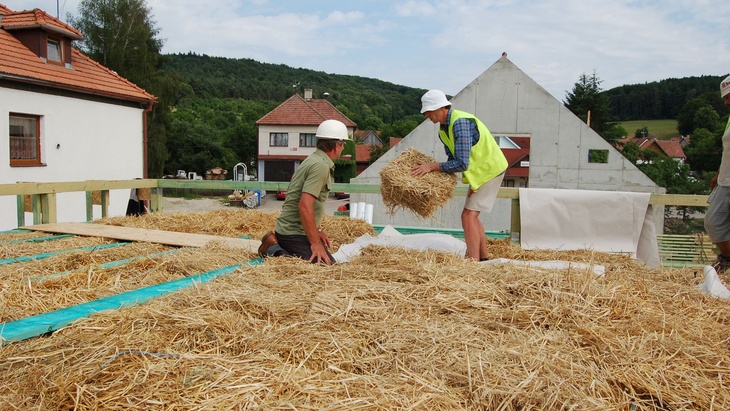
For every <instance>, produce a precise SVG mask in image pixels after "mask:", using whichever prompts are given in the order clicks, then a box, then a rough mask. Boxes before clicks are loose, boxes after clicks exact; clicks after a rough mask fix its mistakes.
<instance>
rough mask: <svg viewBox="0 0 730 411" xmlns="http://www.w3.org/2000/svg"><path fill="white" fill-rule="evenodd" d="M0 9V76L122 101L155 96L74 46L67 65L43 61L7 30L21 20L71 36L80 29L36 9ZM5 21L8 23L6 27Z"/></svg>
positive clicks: (15, 27)
mask: <svg viewBox="0 0 730 411" xmlns="http://www.w3.org/2000/svg"><path fill="white" fill-rule="evenodd" d="M0 12H1V14H2V15H3V16H2V19H0V79H2V80H9V81H14V82H20V83H31V84H37V85H43V86H48V87H52V88H58V89H65V90H72V91H77V92H80V93H85V94H93V95H100V96H106V97H112V98H117V99H120V100H126V101H137V102H142V103H149V102H152V101H154V100H156V98H155V96H153V95H152V94H150V93H148V92H147V91H145V90H144V89H142V88H141V87H138V86H137V85H135V84H133V83H131V82H130V81H129V80H127V79H125V78H123V77H121V76H119V75H118V74H117V73H115V72H114V71H112V70H109V69H108V68H106V67H104V66H102V65H101V64H99V63H97V62H95V61H94V60H91V59H90V58H88V57H86V56H84V55H83V54H81V52H79V51H78V50H76V49H72V51H71V53H72V54H71V68H67V67H64V66H61V65H56V64H47V63H46V62H44V61H43V60H42V59H41V58H40V57H38V56H37V55H36V54H35V53H33V52H32V51H30V50H29V49H28V48H27V47H25V46H24V45H23V44H22V43H21V42H20V41H18V40H17V39H16V38H15V37H14V36H13V35H12V34H11V33H12V31H13V30H17V29H19V28H20V27H21V26H22V25H23V24H25V26H23V28H33V27H42V28H44V29H46V30H52V31H54V32H56V33H63V34H64V35H66V36H71V37H73V38H76V37H79V38H81V33H80V32H78V31H77V30H76V29H74V28H72V27H70V26H68V25H66V24H65V23H63V22H61V21H59V20H57V19H55V18H53V17H52V16H49V15H47V14H46V13H44V12H42V11H40V10H38V9H35V10H33V11H30V12H28V11H23V12H18V13H14V12H12V11H8V9H7V7H5V6H3V5H0ZM39 13H40V15H42V16H41V17H39ZM28 16H32V18H33V19H35V20H34V21H35V23H28V22H29V21H30V20H28V21H26V19H28V18H29V17H28ZM8 22H10V23H8ZM40 22H42V23H40ZM8 24H10V27H8V28H7V29H6V25H8ZM29 24H30V25H29ZM33 24H35V26H34V25H33Z"/></svg>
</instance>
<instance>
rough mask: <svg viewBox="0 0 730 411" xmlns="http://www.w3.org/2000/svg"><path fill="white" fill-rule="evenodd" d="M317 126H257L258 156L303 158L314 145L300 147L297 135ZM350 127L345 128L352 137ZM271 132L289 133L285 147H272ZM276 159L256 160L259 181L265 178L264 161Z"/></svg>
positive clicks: (313, 129)
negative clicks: (270, 142) (270, 143)
mask: <svg viewBox="0 0 730 411" xmlns="http://www.w3.org/2000/svg"><path fill="white" fill-rule="evenodd" d="M317 127H318V126H291V125H275V126H272V125H260V126H259V134H258V136H259V138H258V144H259V156H281V157H284V156H287V157H292V156H296V157H301V158H300V159H299V160H298V161H302V160H304V158H306V157H307V156H308V155H310V154H312V153H314V151H315V150H316V149H317V148H316V147H300V146H299V135H300V134H316V133H317ZM354 131H355V130H354V129H353V128H352V127H348V128H347V133H348V134H349V135H350V136H351V137H352V134H353V133H354ZM271 133H287V134H288V135H289V144H288V145H287V146H286V147H274V146H271V145H269V141H270V138H269V136H270V135H271ZM267 160H276V158H273V159H263V160H258V163H257V164H258V179H259V181H264V180H266V175H265V171H264V161H267Z"/></svg>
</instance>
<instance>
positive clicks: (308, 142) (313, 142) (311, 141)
mask: <svg viewBox="0 0 730 411" xmlns="http://www.w3.org/2000/svg"><path fill="white" fill-rule="evenodd" d="M299 147H317V137H315V134H314V133H300V134H299Z"/></svg>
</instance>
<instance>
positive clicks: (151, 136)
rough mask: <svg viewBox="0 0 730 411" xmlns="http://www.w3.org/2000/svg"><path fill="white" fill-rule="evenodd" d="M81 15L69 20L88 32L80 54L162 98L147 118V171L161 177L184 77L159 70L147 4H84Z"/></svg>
mask: <svg viewBox="0 0 730 411" xmlns="http://www.w3.org/2000/svg"><path fill="white" fill-rule="evenodd" d="M78 14H79V17H78V18H74V17H73V16H70V15H69V16H68V21H69V22H70V23H71V25H73V26H74V27H75V28H77V29H79V30H80V31H81V32H82V33H83V34H84V41H83V42H82V43H80V44H79V45H78V47H79V50H80V51H81V52H82V53H84V54H86V55H87V56H89V57H90V58H92V59H94V60H96V61H98V62H99V63H101V64H103V65H104V66H106V67H108V68H110V69H112V70H114V71H116V72H117V73H119V75H120V76H122V77H124V78H126V79H128V80H129V81H131V82H132V83H135V84H136V85H138V86H140V87H142V88H144V89H145V90H147V91H148V92H150V93H151V94H153V95H155V96H156V97H157V98H158V101H157V104H155V106H154V108H153V111H152V113H151V115H150V116H149V117H148V144H147V147H148V152H149V159H148V170H147V174H148V175H149V176H151V177H161V176H162V173H163V170H164V168H165V162H166V161H167V159H168V158H169V153H168V146H167V130H168V128H169V121H168V118H167V113H168V110H169V108H170V106H172V104H173V102H174V99H175V97H176V95H177V89H178V87H179V83H180V77H179V75H174V74H168V73H164V72H162V71H161V70H160V69H161V67H162V65H163V63H164V59H163V57H162V56H161V54H160V51H161V49H162V44H163V42H162V40H160V39H158V38H157V37H156V36H157V35H158V34H159V29H158V28H157V27H156V23H155V21H154V20H152V17H151V14H150V9H149V8H148V7H147V3H146V2H145V0H82V1H81V3H79V10H78Z"/></svg>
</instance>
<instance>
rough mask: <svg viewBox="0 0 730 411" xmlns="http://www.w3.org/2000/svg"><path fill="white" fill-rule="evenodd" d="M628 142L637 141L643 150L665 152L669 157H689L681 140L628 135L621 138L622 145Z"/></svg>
mask: <svg viewBox="0 0 730 411" xmlns="http://www.w3.org/2000/svg"><path fill="white" fill-rule="evenodd" d="M628 142H633V143H635V144H636V145H637V146H639V148H640V149H642V150H646V149H651V150H654V151H657V152H660V153H663V154H665V155H666V156H667V157H671V158H679V159H686V158H687V155H686V154H685V153H684V149H682V145H681V144H680V143H679V140H675V139H671V140H657V139H656V138H635V137H627V138H624V139H621V140H619V143H620V144H621V146H622V147H623V146H624V145H626V143H628Z"/></svg>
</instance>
